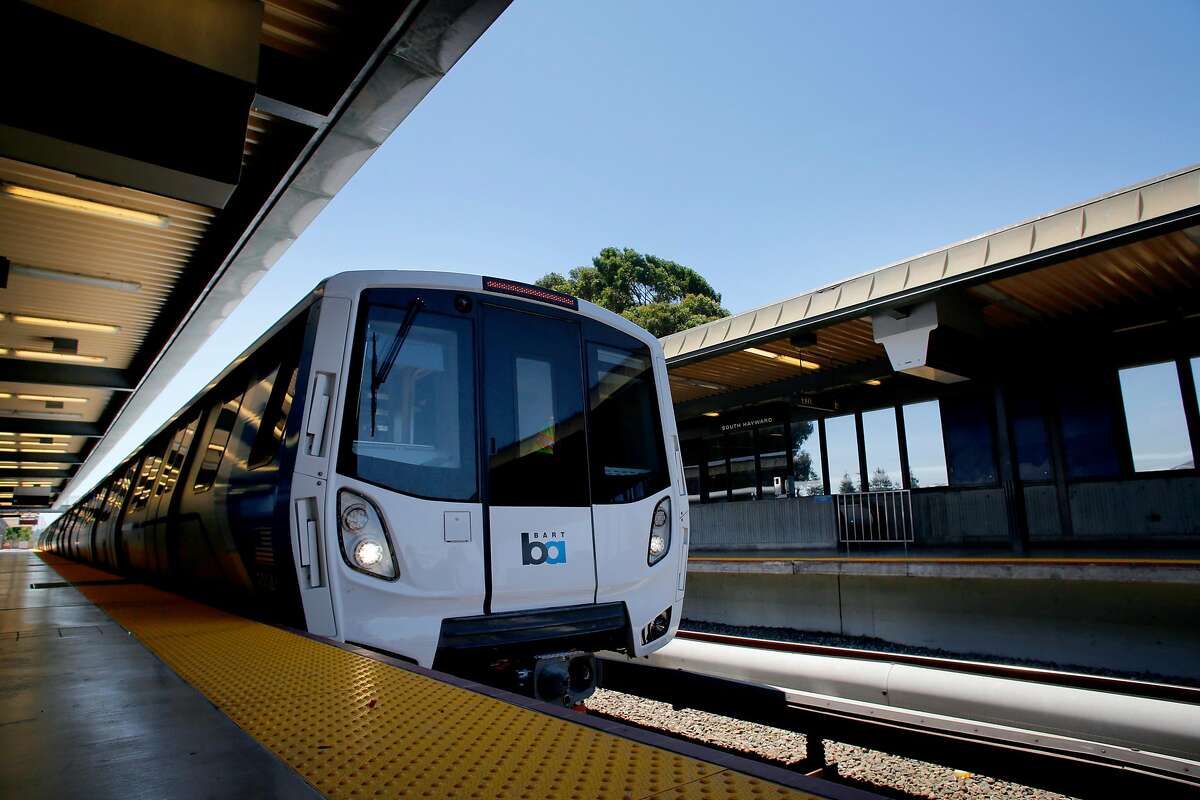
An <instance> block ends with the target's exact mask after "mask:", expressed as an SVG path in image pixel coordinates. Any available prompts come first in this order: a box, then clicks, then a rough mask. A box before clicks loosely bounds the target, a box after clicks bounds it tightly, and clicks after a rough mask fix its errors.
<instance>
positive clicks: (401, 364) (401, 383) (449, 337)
mask: <svg viewBox="0 0 1200 800" xmlns="http://www.w3.org/2000/svg"><path fill="white" fill-rule="evenodd" d="M407 313H408V308H407V307H403V306H402V307H394V306H385V305H372V306H371V307H370V308H369V310H368V312H367V321H366V328H365V330H364V331H363V340H362V341H360V342H358V343H357V344H356V346H357V347H359V348H360V349H361V353H362V355H361V361H362V367H361V374H360V376H359V381H358V400H357V404H356V406H357V407H356V408H355V409H354V412H355V418H354V420H353V423H352V424H353V427H349V428H348V432H349V433H350V436H348V437H346V438H351V437H352V441H351V442H350V443H349V447H346V445H345V444H343V451H342V467H341V468H342V469H343V470H345V472H346V473H347V474H349V475H352V476H354V477H358V478H361V479H362V480H366V481H370V482H371V483H376V484H379V485H380V486H385V487H387V488H389V489H394V490H395V491H398V492H404V493H406V494H411V495H415V496H418V497H429V498H436V499H443V500H472V499H474V498H475V496H476V483H477V474H476V467H475V436H476V434H475V357H474V350H475V348H474V333H473V330H474V326H473V324H472V321H471V320H470V319H467V318H465V317H461V316H455V317H452V316H448V315H445V314H439V313H437V312H436V311H432V310H429V309H424V310H421V311H419V312H418V313H417V315H416V316H415V317H413V321H412V327H411V328H410V329H409V331H408V335H407V336H406V337H405V339H404V341H403V343H402V344H401V346H400V349H399V351H398V352H397V353H396V356H395V361H394V362H393V363H392V365H391V369H390V370H386V369H385V367H386V365H385V364H384V363H383V362H384V360H385V358H386V354H387V353H388V352H389V351H390V349H391V347H392V343H393V342H394V341H395V339H396V337H397V335H398V334H399V332H400V329H401V327H402V326H403V324H404V319H405V316H406V314H407ZM377 373H378V374H377ZM373 384H377V385H376V391H375V393H374V394H375V396H374V398H372V391H371V389H372V385H373ZM284 399H285V400H286V399H287V395H286V394H285V395H284ZM510 408H511V406H510ZM284 419H286V418H284ZM276 424H278V421H277V422H276ZM544 424H545V423H544V421H543V425H544ZM272 439H273V434H272Z"/></svg>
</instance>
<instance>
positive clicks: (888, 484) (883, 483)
mask: <svg viewBox="0 0 1200 800" xmlns="http://www.w3.org/2000/svg"><path fill="white" fill-rule="evenodd" d="M870 486H871V491H873V492H882V491H886V490H888V489H895V488H896V484H895V483H894V482H893V481H892V477H891V476H890V475H888V474H887V470H886V469H884V468H883V467H876V468H875V472H873V473H872V474H871V484H870Z"/></svg>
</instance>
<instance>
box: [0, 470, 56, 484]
mask: <svg viewBox="0 0 1200 800" xmlns="http://www.w3.org/2000/svg"><path fill="white" fill-rule="evenodd" d="M69 477H71V473H70V472H68V471H67V470H65V469H9V468H8V467H4V468H0V478H3V479H4V480H31V481H32V480H46V479H50V480H55V481H64V480H66V479H67V478H69Z"/></svg>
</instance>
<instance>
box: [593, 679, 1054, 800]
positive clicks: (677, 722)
mask: <svg viewBox="0 0 1200 800" xmlns="http://www.w3.org/2000/svg"><path fill="white" fill-rule="evenodd" d="M587 707H588V710H589V711H594V712H598V713H601V714H607V715H610V716H613V717H619V718H621V719H624V720H627V721H629V722H631V723H633V724H635V725H641V726H644V727H649V728H655V729H658V730H661V731H664V732H666V733H669V734H675V735H679V736H685V737H688V738H691V739H695V740H697V741H701V742H706V743H708V744H711V745H714V746H716V747H723V748H728V749H731V750H736V751H740V752H742V753H746V754H747V755H750V756H757V757H760V758H765V759H769V760H772V761H777V762H781V763H783V764H795V763H797V762H800V761H803V760H804V758H805V756H806V754H807V750H806V741H805V740H806V737H805V736H804V735H803V734H799V733H793V732H792V731H786V730H782V729H780V728H772V727H769V726H766V725H758V724H755V723H751V722H743V721H742V720H737V719H731V718H729V717H722V716H718V715H716V714H709V713H707V712H703V711H694V710H691V709H685V710H682V711H676V710H674V709H673V708H672V707H671V706H670V705H669V704H667V703H659V702H655V701H653V700H646V699H644V698H641V697H635V696H633V695H628V694H623V693H621V692H614V691H609V690H606V689H598V690H596V694H595V695H594V696H593V697H591V698H590V699H589V700H588V701H587ZM825 756H826V762H827V763H836V764H837V772H838V774H839V775H840V776H842V777H845V778H849V779H851V780H854V781H858V782H861V783H863V784H868V785H870V786H873V787H878V788H879V789H881V790H883V791H885V792H886V791H888V790H891V792H892V793H896V794H897V795H899V796H904V795H907V796H911V797H926V798H931V800H941V798H984V797H986V798H1001V799H1002V800H1008V799H1010V798H1011V799H1013V800H1015V799H1016V798H1022V799H1023V800H1069V798H1066V796H1065V795H1061V794H1057V793H1055V792H1048V791H1044V790H1042V789H1034V788H1031V787H1028V786H1021V785H1018V784H1015V783H1009V782H1007V781H1001V780H995V779H993V778H988V777H984V776H982V775H973V774H970V773H965V772H961V771H958V770H955V769H952V768H949V767H943V766H940V765H937V764H930V763H928V762H925V761H916V760H913V759H910V758H901V757H899V756H893V755H889V754H887V753H880V752H877V751H874V750H866V749H863V748H861V747H854V746H852V745H847V744H841V743H839V742H831V741H827V742H826V743H825Z"/></svg>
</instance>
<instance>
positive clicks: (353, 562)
mask: <svg viewBox="0 0 1200 800" xmlns="http://www.w3.org/2000/svg"><path fill="white" fill-rule="evenodd" d="M309 335H310V337H311V342H310V347H311V351H312V353H313V356H312V361H311V367H310V370H309V375H308V380H307V388H306V392H307V396H306V398H305V406H306V411H305V415H304V420H303V426H302V429H301V432H300V433H301V435H300V442H299V449H298V454H297V461H296V475H295V477H294V481H293V489H292V505H293V508H294V509H295V514H294V519H293V526H294V529H295V530H294V533H295V537H294V538H295V541H296V548H295V549H296V551H297V553H296V555H297V564H298V569H299V571H300V575H299V580H300V584H301V595H302V600H303V603H304V609H305V615H306V618H307V619H308V622H309V628H310V630H314V632H319V633H325V634H327V635H332V636H335V637H336V638H339V639H342V640H345V641H348V642H354V643H358V644H362V645H365V646H368V647H372V648H376V649H379V650H383V651H386V652H389V653H394V654H397V655H400V656H402V657H404V658H408V659H411V660H412V661H414V662H416V663H419V664H421V665H423V666H434V667H437V668H439V669H445V670H447V671H451V672H455V673H457V674H461V675H467V676H469V677H472V678H475V679H482V680H485V681H488V682H490V683H493V684H498V685H502V686H506V687H509V688H512V689H515V690H518V691H522V692H526V693H529V694H532V695H534V696H538V697H542V698H545V699H550V700H554V701H556V702H562V703H565V704H572V703H575V702H578V701H579V700H581V699H583V698H584V697H586V696H587V695H588V694H590V693H591V691H592V690H593V689H594V683H595V667H594V660H593V656H592V654H593V653H594V652H596V651H597V650H617V651H621V652H625V653H627V654H628V655H631V656H638V655H645V654H648V653H650V652H652V651H654V650H656V649H658V648H659V647H661V646H662V645H664V644H665V643H666V642H667V641H669V639H670V638H671V636H672V635H673V634H674V632H675V629H676V628H677V626H678V624H679V616H680V611H681V606H682V600H683V587H684V578H685V575H686V567H687V528H688V509H687V497H686V492H685V489H684V482H683V476H682V468H681V461H680V459H679V455H678V439H677V436H676V431H675V422H674V416H673V413H672V410H671V404H670V394H669V391H668V385H667V374H666V366H665V362H664V360H663V357H662V351H661V347H660V346H659V344H658V342H657V340H655V339H654V338H653V337H652V336H651V335H650V334H648V333H646V332H645V331H644V330H641V329H640V328H638V327H636V326H634V325H633V324H632V323H630V322H628V321H627V320H625V319H623V318H621V317H619V316H617V315H615V314H612V313H610V312H608V311H605V310H603V309H600V308H598V307H595V306H592V305H591V304H589V303H584V302H577V301H576V300H575V299H574V298H572V297H569V296H566V295H562V294H558V293H554V292H549V291H547V290H544V289H540V288H538V287H533V286H528V285H524V284H519V283H516V282H513V281H507V280H501V279H494V278H479V277H473V276H465V275H449V274H440V273H405V272H357V273H344V274H341V275H338V276H335V277H334V278H331V279H330V280H329V281H328V282H327V283H326V285H325V289H324V296H323V298H322V300H321V311H320V315H319V323H318V325H317V328H316V330H315V331H310V333H309Z"/></svg>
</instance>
